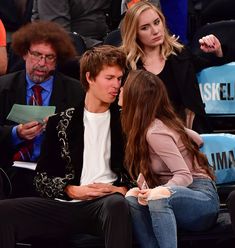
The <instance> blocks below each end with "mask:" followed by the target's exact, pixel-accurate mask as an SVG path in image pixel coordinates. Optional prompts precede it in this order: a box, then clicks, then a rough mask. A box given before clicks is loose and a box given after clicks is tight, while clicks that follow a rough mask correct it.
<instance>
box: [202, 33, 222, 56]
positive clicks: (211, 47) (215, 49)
mask: <svg viewBox="0 0 235 248" xmlns="http://www.w3.org/2000/svg"><path fill="white" fill-rule="evenodd" d="M199 43H200V49H201V50H202V51H203V52H205V53H214V54H215V55H216V56H217V57H223V51H222V48H221V44H220V41H219V40H218V39H217V38H216V36H214V35H213V34H210V35H206V36H203V37H202V38H201V39H199Z"/></svg>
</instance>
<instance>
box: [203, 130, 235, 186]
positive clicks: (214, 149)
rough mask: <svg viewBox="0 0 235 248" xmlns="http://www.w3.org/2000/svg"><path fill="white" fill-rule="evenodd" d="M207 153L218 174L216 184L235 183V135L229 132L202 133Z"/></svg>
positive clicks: (205, 152)
mask: <svg viewBox="0 0 235 248" xmlns="http://www.w3.org/2000/svg"><path fill="white" fill-rule="evenodd" d="M201 137H202V138H203V141H204V145H203V147H202V148H201V151H202V152H203V153H204V154H206V156H207V158H208V160H209V163H210V165H211V166H213V168H214V170H215V175H216V184H217V185H222V184H228V183H235V135H234V134H228V133H220V134H201Z"/></svg>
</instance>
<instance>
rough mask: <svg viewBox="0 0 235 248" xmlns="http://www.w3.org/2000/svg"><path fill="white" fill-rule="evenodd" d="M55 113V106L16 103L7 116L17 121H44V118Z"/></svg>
mask: <svg viewBox="0 0 235 248" xmlns="http://www.w3.org/2000/svg"><path fill="white" fill-rule="evenodd" d="M54 113H55V106H37V105H36V106H35V105H21V104H14V105H13V107H12V109H11V111H10V113H9V114H8V116H7V119H8V120H11V121H14V122H16V123H21V124H24V123H27V122H30V121H38V122H40V123H43V119H44V118H46V117H48V116H51V115H53V114H54Z"/></svg>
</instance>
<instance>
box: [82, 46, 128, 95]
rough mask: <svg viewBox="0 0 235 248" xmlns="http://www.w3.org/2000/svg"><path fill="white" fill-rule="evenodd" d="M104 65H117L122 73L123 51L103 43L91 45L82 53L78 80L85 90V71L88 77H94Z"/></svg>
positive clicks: (124, 61)
mask: <svg viewBox="0 0 235 248" xmlns="http://www.w3.org/2000/svg"><path fill="white" fill-rule="evenodd" d="M105 66H119V67H120V69H121V70H122V71H123V73H124V71H125V68H126V55H125V53H124V52H123V51H122V50H121V49H120V48H118V47H114V46H110V45H103V46H98V47H93V48H92V49H90V50H88V51H86V52H85V53H84V54H83V56H82V57H81V59H80V81H81V83H82V85H83V87H84V89H85V91H87V90H88V89H89V83H88V82H87V79H86V73H87V72H89V73H90V78H91V79H95V78H96V76H97V75H98V74H99V73H100V71H102V70H103V68H104V67H105Z"/></svg>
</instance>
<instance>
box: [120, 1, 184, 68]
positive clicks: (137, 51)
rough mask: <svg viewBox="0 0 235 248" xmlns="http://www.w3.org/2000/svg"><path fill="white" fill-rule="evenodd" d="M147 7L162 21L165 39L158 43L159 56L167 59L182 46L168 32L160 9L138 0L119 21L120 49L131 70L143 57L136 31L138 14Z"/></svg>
mask: <svg viewBox="0 0 235 248" xmlns="http://www.w3.org/2000/svg"><path fill="white" fill-rule="evenodd" d="M148 9H153V10H154V11H156V13H157V14H158V15H159V17H160V19H161V22H162V23H163V27H164V32H165V39H164V42H163V44H162V45H160V53H161V56H162V57H163V58H164V59H167V57H168V56H170V55H171V54H176V51H179V52H180V51H181V50H182V48H183V45H182V44H180V43H179V42H178V41H177V40H178V38H177V37H175V36H172V35H170V34H169V32H168V30H167V27H166V21H165V17H164V15H163V13H162V12H161V11H160V9H158V8H157V7H156V6H155V5H154V4H152V3H150V2H147V1H140V2H138V3H136V4H134V5H132V6H131V8H130V9H128V10H127V12H126V14H125V17H124V19H123V20H122V23H121V35H122V49H123V51H124V52H125V53H126V55H127V60H128V62H129V64H130V67H131V69H133V70H136V68H137V65H136V64H137V61H138V60H139V59H140V58H143V57H144V51H143V49H142V48H141V44H139V43H138V40H137V31H138V20H139V16H140V14H141V13H143V12H144V11H146V10H148Z"/></svg>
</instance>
